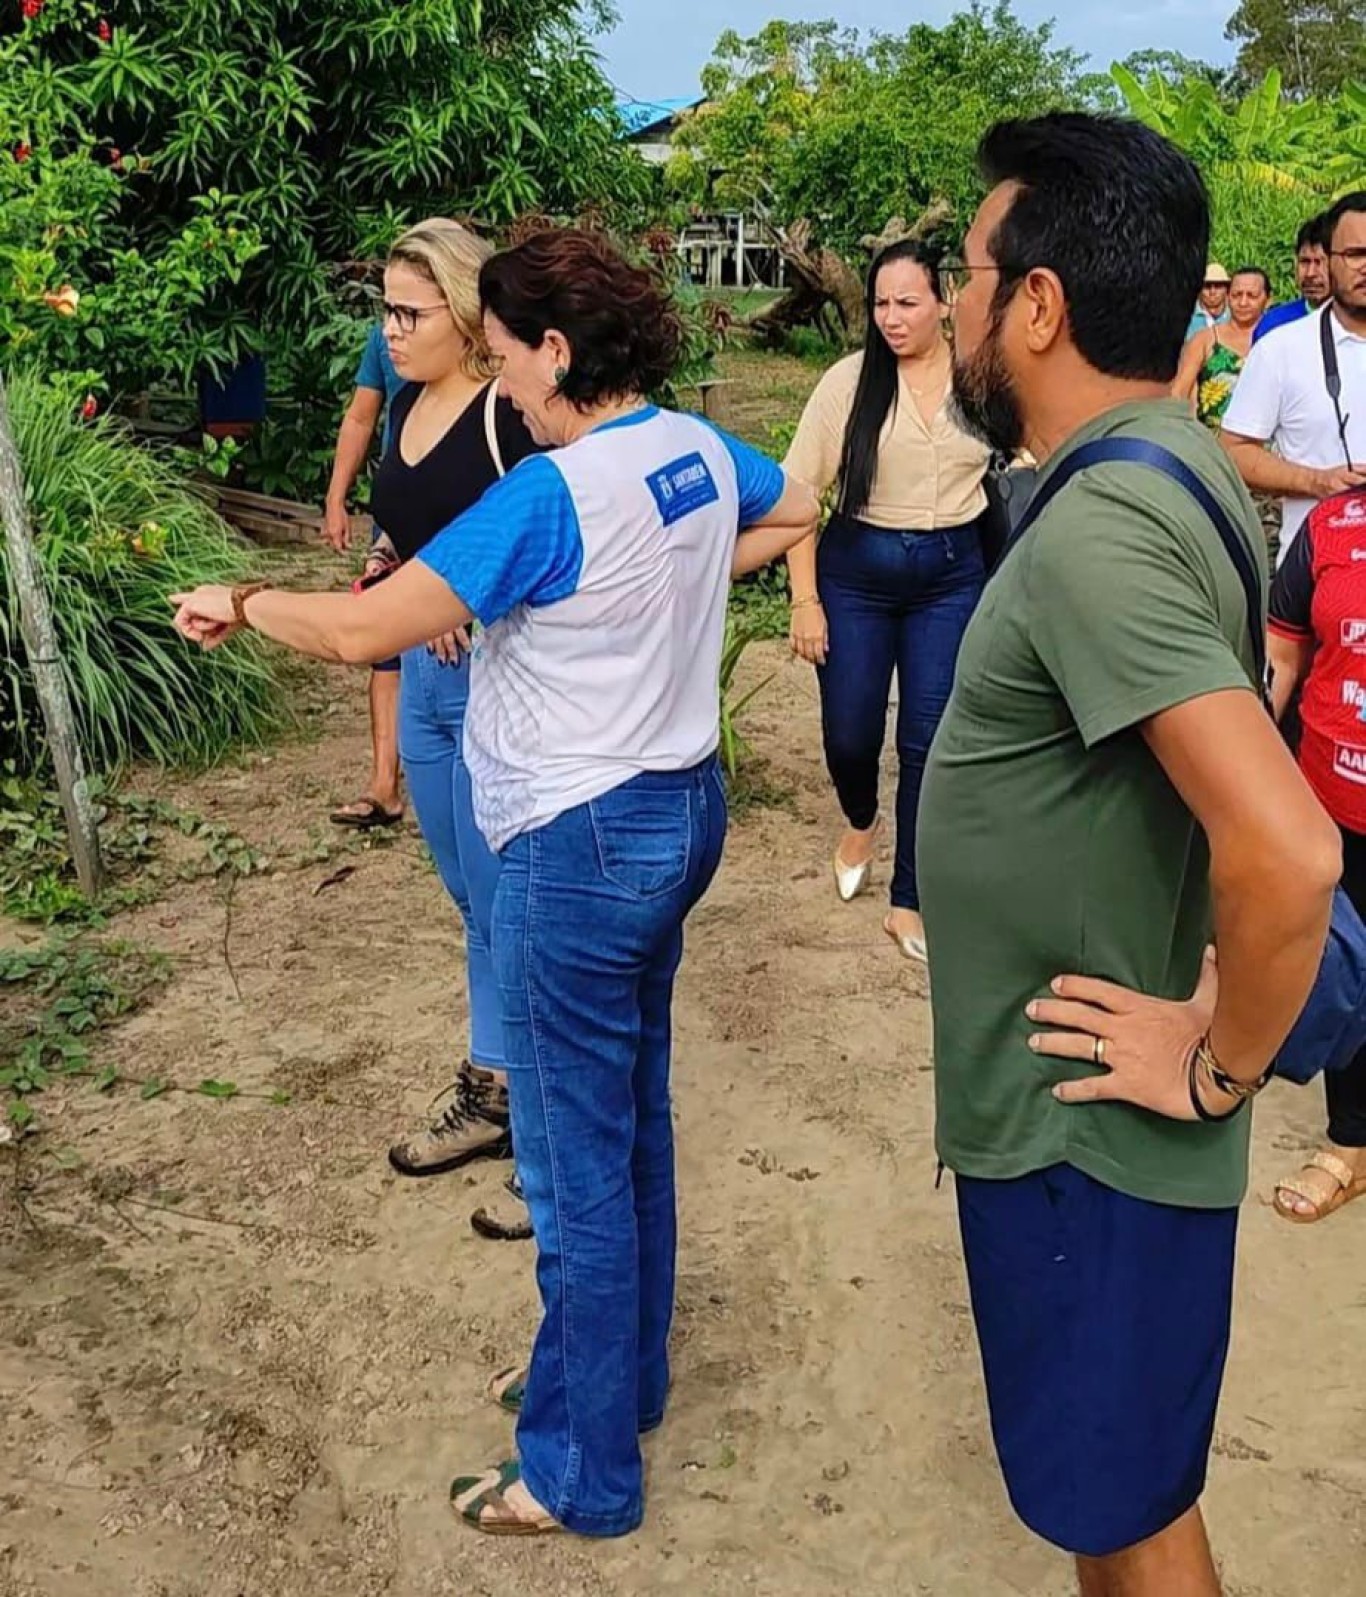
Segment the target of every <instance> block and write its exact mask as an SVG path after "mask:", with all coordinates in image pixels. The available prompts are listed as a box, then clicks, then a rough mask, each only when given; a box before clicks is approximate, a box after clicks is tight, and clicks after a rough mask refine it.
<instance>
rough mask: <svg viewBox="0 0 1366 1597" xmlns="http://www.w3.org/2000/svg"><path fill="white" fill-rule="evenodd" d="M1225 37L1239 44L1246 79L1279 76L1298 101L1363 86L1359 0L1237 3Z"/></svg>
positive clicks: (1365, 57)
mask: <svg viewBox="0 0 1366 1597" xmlns="http://www.w3.org/2000/svg"><path fill="white" fill-rule="evenodd" d="M1225 36H1226V37H1227V38H1229V39H1233V40H1235V41H1237V43H1238V44H1239V47H1240V48H1239V50H1238V69H1239V71H1240V72H1241V73H1242V75H1243V77H1244V78H1245V79H1246V80H1248V81H1249V82H1256V81H1257V80H1259V79H1260V78H1262V77H1263V76H1264V75H1265V74H1266V73H1268V72H1279V73H1280V75H1281V78H1282V80H1283V82H1284V84H1285V87H1286V90H1287V92H1288V93H1289V94H1290V95H1291V96H1293V97H1294V98H1296V99H1300V98H1303V97H1305V96H1308V95H1315V94H1318V95H1322V94H1333V93H1335V92H1337V91H1338V90H1339V89H1342V88H1345V87H1346V86H1347V85H1348V84H1349V83H1353V82H1358V83H1360V82H1366V9H1363V7H1362V5H1361V0H1241V4H1240V5H1239V7H1238V9H1237V10H1236V11H1235V12H1234V13H1233V15H1232V16H1231V17H1230V18H1229V22H1228V27H1227V28H1226V29H1225Z"/></svg>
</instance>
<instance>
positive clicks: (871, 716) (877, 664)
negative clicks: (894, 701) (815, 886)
mask: <svg viewBox="0 0 1366 1597" xmlns="http://www.w3.org/2000/svg"><path fill="white" fill-rule="evenodd" d="M984 580H985V573H984V571H983V567H982V544H981V539H980V537H979V535H978V530H977V523H976V522H971V523H969V524H968V525H967V526H964V527H949V528H945V529H943V530H941V531H938V532H888V531H886V530H885V529H884V528H881V527H870V526H868V525H867V523H866V522H861V521H855V520H853V519H852V518H850V517H847V516H835V517H833V518H832V519H831V522H830V525H829V526H828V527H827V528H826V530H825V532H824V534H823V535H822V537H821V541H820V545H819V548H818V550H817V555H816V582H817V587H818V590H819V592H820V597H821V603H822V605H823V606H824V607H825V619H826V624H827V626H828V627H829V631H830V652H829V655H828V657H827V659H826V662H825V664H824V665H823V666H821V667H820V669H819V671H818V673H817V675H818V676H819V679H820V689H821V730H822V733H823V735H824V739H825V763H826V766H827V767H828V769H829V771H830V777H831V780H832V781H833V782H834V784H835V792H836V794H837V796H838V798H839V801H840V808H841V809H842V810H843V811H844V814H845V818H846V819H847V820H848V822H849V824H850V826H855V827H858V828H859V830H860V831H863V830H866V829H867V828H868V827H870V826H871V825H872V824H873V822H874V820H876V818H877V813H878V765H879V762H880V760H881V758H882V743H883V738H884V737H885V735H886V730H887V704H888V700H889V698H890V696H891V688H892V672H893V671H895V672H896V677H897V688H898V694H899V703H898V707H897V717H896V752H897V759H898V762H899V764H900V776H899V778H898V781H897V790H896V867H895V871H894V873H893V876H892V904H893V905H894V906H895V907H896V908H898V909H917V910H918V909H919V908H920V893H919V890H918V888H917V886H916V877H915V818H916V812H917V811H918V810H919V808H920V785H921V782H922V781H923V779H924V775H925V757H926V755H927V754H928V753H929V751H930V743H931V741H932V740H933V738H934V734H935V731H936V729H937V728H938V726H939V721H940V717H941V716H942V715H943V713H944V707H945V705H946V704H947V703H948V701H949V689H950V688H951V687H952V686H953V670H954V666H955V665H956V664H957V661H958V646H959V644H960V643H961V642H962V641H963V633H964V631H965V630H966V628H967V624H968V621H969V619H970V618H971V616H972V612H973V610H974V609H975V608H976V606H977V601H978V599H979V598H981V595H982V584H983V582H984Z"/></svg>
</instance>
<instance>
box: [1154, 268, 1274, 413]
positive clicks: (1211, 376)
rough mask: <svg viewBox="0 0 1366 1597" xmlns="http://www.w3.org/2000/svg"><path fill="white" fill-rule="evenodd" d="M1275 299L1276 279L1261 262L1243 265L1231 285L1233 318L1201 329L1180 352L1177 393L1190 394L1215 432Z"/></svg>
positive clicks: (1174, 390)
mask: <svg viewBox="0 0 1366 1597" xmlns="http://www.w3.org/2000/svg"><path fill="white" fill-rule="evenodd" d="M1270 300H1271V279H1270V278H1269V277H1268V276H1267V275H1266V273H1265V272H1264V271H1263V270H1262V269H1261V267H1260V266H1243V267H1240V268H1239V269H1238V270H1237V271H1236V272H1235V273H1234V274H1233V285H1232V287H1231V288H1230V289H1229V295H1228V308H1229V319H1228V321H1227V322H1225V323H1224V324H1223V325H1222V326H1219V327H1207V328H1206V329H1205V330H1204V332H1202V333H1197V334H1196V335H1195V337H1194V338H1192V339H1191V340H1190V341H1189V342H1188V343H1187V345H1186V348H1185V351H1184V353H1183V354H1182V356H1181V366H1180V369H1179V370H1178V371H1177V374H1176V381H1175V382H1174V383H1173V384H1172V393H1173V394H1175V395H1176V397H1177V398H1178V399H1188V400H1190V401H1191V403H1192V405H1193V406H1194V408H1195V414H1196V417H1197V418H1198V419H1199V420H1200V421H1202V422H1203V423H1204V424H1205V426H1206V427H1208V428H1209V429H1210V430H1211V431H1212V432H1218V431H1219V428H1220V426H1221V425H1222V423H1223V419H1224V412H1225V411H1226V410H1227V409H1228V402H1229V400H1231V399H1232V398H1233V390H1234V389H1235V388H1236V387H1237V386H1238V377H1239V374H1240V373H1241V372H1242V369H1243V362H1244V361H1245V360H1246V359H1247V357H1248V351H1249V350H1250V349H1251V348H1252V335H1253V333H1254V332H1256V330H1257V323H1258V322H1259V321H1261V319H1262V316H1263V315H1264V314H1265V312H1266V307H1267V305H1268V304H1269V303H1270Z"/></svg>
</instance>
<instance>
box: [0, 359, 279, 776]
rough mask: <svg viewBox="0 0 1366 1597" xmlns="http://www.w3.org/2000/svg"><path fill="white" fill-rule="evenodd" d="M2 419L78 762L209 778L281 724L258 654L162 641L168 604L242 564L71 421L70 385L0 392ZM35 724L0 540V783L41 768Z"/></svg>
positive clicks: (172, 483)
mask: <svg viewBox="0 0 1366 1597" xmlns="http://www.w3.org/2000/svg"><path fill="white" fill-rule="evenodd" d="M8 396H9V410H10V419H11V424H12V426H13V429H14V434H15V442H16V444H17V446H18V450H19V459H20V461H21V463H22V465H23V470H24V480H25V485H26V489H27V494H28V509H29V517H30V520H31V523H32V526H33V530H34V535H35V538H36V542H37V548H38V553H39V559H40V561H41V564H42V568H43V572H44V574H45V576H46V579H47V585H48V593H49V596H50V598H51V601H52V608H53V613H54V617H55V620H56V627H57V636H58V640H59V646H60V651H61V656H62V662H63V665H64V667H65V671H66V676H67V680H68V683H69V684H70V688H71V696H72V701H73V704H74V706H75V712H76V716H77V720H78V723H79V727H80V734H81V741H82V747H83V749H84V751H85V756H86V760H87V763H88V764H89V765H90V766H91V767H93V768H94V769H95V770H103V771H108V770H111V769H114V768H115V767H117V766H119V765H121V764H122V763H124V762H125V761H127V760H129V759H132V758H134V757H141V758H147V759H151V760H154V761H156V762H157V763H159V764H164V765H173V764H187V763H188V764H199V763H208V762H211V761H213V760H214V759H216V758H217V757H219V756H221V755H222V754H224V753H226V752H227V751H229V750H230V749H232V748H233V747H234V746H237V745H240V744H241V743H243V742H245V741H256V740H259V739H260V738H261V737H262V735H263V734H264V733H265V732H266V730H267V729H268V727H269V726H270V724H271V723H272V721H273V720H274V719H275V715H276V705H277V702H278V696H277V693H276V685H275V680H274V676H273V673H272V669H271V666H270V664H269V662H268V660H267V659H266V657H265V655H264V654H263V653H262V652H261V651H260V649H259V648H258V647H257V646H256V645H255V640H253V639H242V640H239V641H238V642H235V643H234V645H233V646H232V647H230V648H226V649H221V650H215V651H213V652H211V653H208V654H205V653H203V652H201V651H200V650H199V649H195V648H191V647H189V646H188V645H187V644H186V643H185V642H184V641H183V640H182V639H180V638H178V637H177V636H176V634H175V633H174V632H173V631H172V629H171V610H170V607H169V606H168V604H167V602H166V598H167V595H168V594H170V593H174V592H175V591H176V590H177V589H179V588H186V587H192V586H194V585H195V584H196V583H200V582H231V581H238V580H241V579H242V578H243V576H244V575H245V574H246V573H247V572H248V569H249V567H250V564H251V552H250V550H249V548H248V546H247V545H246V544H245V543H243V542H242V541H241V540H240V539H239V538H238V537H237V536H236V534H234V533H233V532H232V531H231V530H230V529H229V528H228V527H227V526H226V525H225V524H224V522H223V521H222V520H220V518H219V517H218V516H217V515H216V514H215V513H214V511H213V510H212V509H211V508H210V506H209V504H208V503H207V501H206V500H205V499H203V498H201V497H200V496H199V495H198V494H196V493H195V492H194V491H193V489H191V488H190V487H189V486H187V484H186V483H185V481H184V479H183V478H182V477H181V476H180V475H179V473H178V472H177V471H176V469H175V468H174V467H173V466H171V465H170V464H169V463H168V462H166V461H165V460H163V459H160V458H158V457H157V456H155V455H154V454H152V453H151V452H149V451H148V450H147V449H145V448H143V447H142V446H141V445H139V444H138V443H136V442H135V441H134V440H133V439H132V438H130V437H129V435H128V434H127V432H126V431H125V430H124V429H123V428H121V427H120V426H119V424H118V423H116V422H114V421H112V420H109V419H104V418H101V419H96V420H94V421H85V420H82V419H81V414H80V410H81V406H80V395H79V393H78V392H75V391H73V389H72V387H71V385H70V384H69V383H66V382H62V381H57V380H45V379H43V378H42V377H40V376H38V375H37V374H36V373H33V372H19V373H16V374H15V375H14V376H13V377H12V378H11V379H10V380H9V382H8ZM45 757H46V749H45V739H44V732H43V721H42V715H41V712H40V711H39V708H38V704H37V700H36V697H35V695H34V691H33V680H32V677H31V675H30V673H29V669H28V664H27V657H26V655H25V651H24V647H23V642H22V639H21V636H20V629H19V600H18V594H17V593H16V591H15V589H14V587H13V584H12V582H11V580H10V573H9V569H8V561H7V559H6V556H5V549H4V544H3V541H0V769H3V768H4V766H5V765H6V764H10V765H12V766H13V767H14V768H15V769H17V770H18V771H19V772H32V771H35V770H38V769H40V768H41V767H42V765H43V764H44V762H45Z"/></svg>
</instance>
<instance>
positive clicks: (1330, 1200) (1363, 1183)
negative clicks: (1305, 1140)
mask: <svg viewBox="0 0 1366 1597" xmlns="http://www.w3.org/2000/svg"><path fill="white" fill-rule="evenodd" d="M1302 1169H1303V1170H1322V1171H1323V1173H1324V1174H1325V1175H1327V1176H1331V1177H1332V1178H1333V1180H1334V1182H1336V1187H1335V1188H1334V1190H1333V1192H1332V1193H1331V1194H1330V1195H1329V1196H1328V1197H1327V1198H1323V1197H1320V1196H1319V1194H1318V1193H1316V1192H1313V1191H1310V1190H1307V1189H1308V1186H1309V1183H1308V1182H1306V1181H1302V1180H1300V1179H1299V1177H1291V1178H1290V1180H1288V1181H1278V1182H1277V1183H1276V1202H1275V1207H1276V1213H1277V1214H1278V1215H1280V1217H1281V1219H1282V1220H1289V1222H1290V1223H1291V1225H1317V1224H1318V1223H1319V1221H1320V1220H1326V1219H1327V1218H1328V1216H1329V1215H1330V1214H1336V1213H1337V1212H1338V1210H1339V1209H1345V1208H1346V1207H1347V1205H1348V1204H1349V1203H1353V1202H1355V1201H1356V1199H1357V1198H1360V1197H1363V1196H1366V1176H1359V1175H1357V1174H1356V1172H1355V1171H1354V1170H1353V1169H1352V1167H1351V1165H1349V1164H1348V1163H1347V1161H1346V1160H1345V1159H1339V1158H1338V1156H1337V1155H1336V1154H1335V1153H1329V1152H1327V1150H1326V1149H1320V1150H1319V1152H1318V1153H1316V1154H1315V1155H1314V1156H1313V1158H1311V1159H1309V1160H1307V1161H1306V1162H1305V1164H1304V1166H1303V1167H1302ZM1283 1192H1288V1193H1289V1194H1290V1196H1291V1197H1292V1198H1302V1199H1303V1200H1304V1202H1305V1203H1308V1204H1311V1205H1312V1206H1313V1208H1312V1212H1311V1213H1310V1214H1299V1213H1298V1212H1297V1211H1296V1210H1295V1209H1293V1208H1292V1207H1291V1206H1290V1205H1289V1204H1286V1203H1282V1202H1281V1194H1282V1193H1283Z"/></svg>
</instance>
